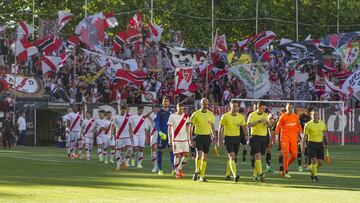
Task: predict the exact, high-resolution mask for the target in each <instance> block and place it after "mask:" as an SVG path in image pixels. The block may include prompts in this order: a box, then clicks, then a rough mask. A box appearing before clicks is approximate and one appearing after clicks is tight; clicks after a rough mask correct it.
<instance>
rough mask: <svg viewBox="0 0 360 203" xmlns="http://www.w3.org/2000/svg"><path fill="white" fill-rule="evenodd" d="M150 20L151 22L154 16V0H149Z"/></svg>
mask: <svg viewBox="0 0 360 203" xmlns="http://www.w3.org/2000/svg"><path fill="white" fill-rule="evenodd" d="M150 15H151V17H150V22H151V23H153V18H154V0H151V10H150Z"/></svg>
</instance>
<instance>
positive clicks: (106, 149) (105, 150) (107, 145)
mask: <svg viewBox="0 0 360 203" xmlns="http://www.w3.org/2000/svg"><path fill="white" fill-rule="evenodd" d="M104 137H105V140H104V148H103V156H104V160H105V161H104V163H105V164H108V163H109V154H108V148H109V147H110V146H109V139H108V138H107V136H104Z"/></svg>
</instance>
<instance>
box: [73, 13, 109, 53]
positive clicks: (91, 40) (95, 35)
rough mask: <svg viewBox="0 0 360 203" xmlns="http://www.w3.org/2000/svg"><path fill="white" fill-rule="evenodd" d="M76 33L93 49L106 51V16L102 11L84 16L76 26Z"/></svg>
mask: <svg viewBox="0 0 360 203" xmlns="http://www.w3.org/2000/svg"><path fill="white" fill-rule="evenodd" d="M75 34H78V35H80V39H81V41H82V42H84V43H85V44H86V45H87V46H88V47H89V48H90V49H91V50H96V51H99V52H101V53H104V50H103V45H104V42H105V16H104V14H103V13H102V12H100V13H97V14H95V15H91V16H88V17H86V18H84V19H83V20H82V21H81V22H80V23H79V24H78V26H77V27H76V29H75Z"/></svg>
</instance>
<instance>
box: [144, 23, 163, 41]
mask: <svg viewBox="0 0 360 203" xmlns="http://www.w3.org/2000/svg"><path fill="white" fill-rule="evenodd" d="M148 25H149V28H150V33H151V39H152V40H153V41H155V42H159V41H160V39H161V34H162V33H163V32H164V28H162V26H160V25H155V24H154V23H151V22H148Z"/></svg>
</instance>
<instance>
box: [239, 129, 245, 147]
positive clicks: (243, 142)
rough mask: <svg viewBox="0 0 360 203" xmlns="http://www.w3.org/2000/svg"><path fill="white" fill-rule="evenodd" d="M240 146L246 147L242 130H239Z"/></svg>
mask: <svg viewBox="0 0 360 203" xmlns="http://www.w3.org/2000/svg"><path fill="white" fill-rule="evenodd" d="M240 144H241V145H246V137H245V133H244V130H243V128H240Z"/></svg>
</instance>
